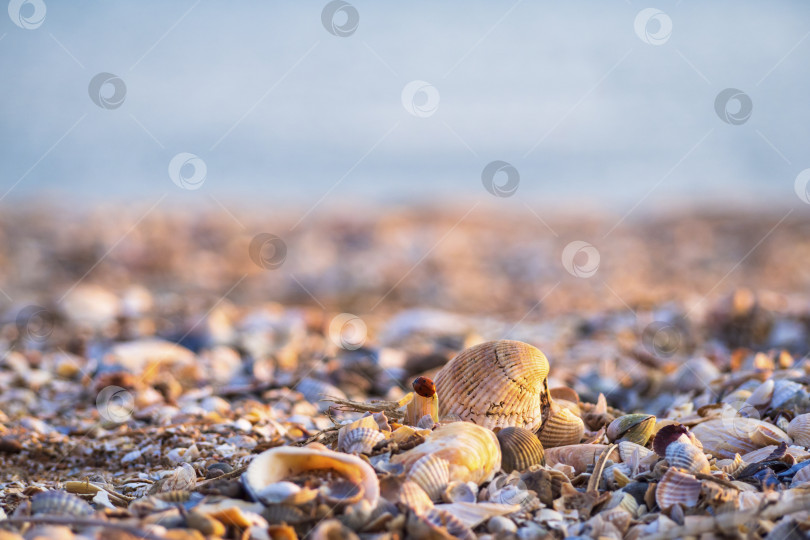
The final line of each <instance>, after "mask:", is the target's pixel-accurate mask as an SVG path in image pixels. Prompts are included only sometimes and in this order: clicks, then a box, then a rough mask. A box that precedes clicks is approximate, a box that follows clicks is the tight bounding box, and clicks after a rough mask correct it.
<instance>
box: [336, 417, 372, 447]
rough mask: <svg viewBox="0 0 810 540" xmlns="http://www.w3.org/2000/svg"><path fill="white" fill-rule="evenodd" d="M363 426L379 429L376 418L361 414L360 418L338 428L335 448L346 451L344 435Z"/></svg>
mask: <svg viewBox="0 0 810 540" xmlns="http://www.w3.org/2000/svg"><path fill="white" fill-rule="evenodd" d="M363 428H365V429H371V430H375V431H379V430H380V426H379V424H378V423H377V420H376V419H375V418H374V417H373V416H371V415H368V416H363V417H361V418H358V419H357V420H355V421H354V422H352V423H350V424H346V425H344V426H342V427H341V428H340V430H338V440H337V449H338V451H339V452H348V450H347V449H346V448H347V444H346V436H347V435H349V433H352V432H354V431H356V430H358V429H363Z"/></svg>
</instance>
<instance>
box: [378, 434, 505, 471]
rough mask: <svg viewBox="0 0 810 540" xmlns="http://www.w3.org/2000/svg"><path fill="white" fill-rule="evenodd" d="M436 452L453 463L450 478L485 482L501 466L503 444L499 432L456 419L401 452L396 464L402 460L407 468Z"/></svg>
mask: <svg viewBox="0 0 810 540" xmlns="http://www.w3.org/2000/svg"><path fill="white" fill-rule="evenodd" d="M429 454H435V455H436V456H438V457H441V458H444V459H446V460H447V462H448V463H449V467H450V480H451V481H452V480H460V481H462V482H468V481H472V482H475V483H477V484H479V485H480V484H482V483H484V482H487V481H489V480H491V479H492V477H493V476H495V473H496V472H498V470H500V468H501V448H500V446H499V445H498V439H497V438H496V437H495V434H494V433H493V432H492V431H490V430H489V429H487V428H483V427H481V426H478V425H476V424H472V423H470V422H453V423H450V424H445V425H443V426H440V427H438V428H436V430H435V431H433V432H431V433H430V434H429V435H428V436H427V437H426V440H425V442H424V443H422V444H420V445H419V446H417V447H415V448H412V449H411V450H408V451H407V452H403V453H401V454H397V455H395V456H393V457H392V458H391V463H392V464H397V463H402V464H403V466H404V467H405V470H406V471H410V469H411V467H412V466H413V465H414V464H415V463H416V462H417V461H418V460H420V459H421V458H422V457H424V456H426V455H429Z"/></svg>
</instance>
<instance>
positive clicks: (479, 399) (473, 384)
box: [436, 340, 550, 430]
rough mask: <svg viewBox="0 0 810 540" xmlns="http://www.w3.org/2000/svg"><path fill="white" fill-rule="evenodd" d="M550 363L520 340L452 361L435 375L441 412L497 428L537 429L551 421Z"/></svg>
mask: <svg viewBox="0 0 810 540" xmlns="http://www.w3.org/2000/svg"><path fill="white" fill-rule="evenodd" d="M548 370H549V365H548V360H547V359H546V357H545V355H544V354H543V353H542V352H541V351H540V350H539V349H537V348H535V347H532V346H531V345H528V344H526V343H522V342H520V341H511V340H500V341H488V342H486V343H481V344H479V345H475V346H474V347H470V348H469V349H466V350H464V351H462V352H461V353H460V354H459V355H458V356H456V357H455V358H453V359H452V360H451V361H450V362H449V363H448V364H447V365H446V366H444V367H443V368H442V369H441V371H439V373H438V374H437V375H436V392H437V394H438V396H439V407H440V409H439V413H440V415H442V416H444V415H447V414H457V415H459V416H460V417H461V419H462V420H468V421H470V422H474V423H476V424H479V425H482V426H485V427H488V428H490V429H491V428H494V427H498V426H500V427H508V426H517V427H524V428H527V429H531V430H536V429H537V428H538V427H540V426H541V424H542V423H543V420H544V419H545V418H546V417H547V416H548V407H549V403H550V397H549V394H548V381H547V379H546V377H547V376H548Z"/></svg>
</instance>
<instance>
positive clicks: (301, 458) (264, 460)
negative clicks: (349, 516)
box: [242, 445, 380, 507]
mask: <svg viewBox="0 0 810 540" xmlns="http://www.w3.org/2000/svg"><path fill="white" fill-rule="evenodd" d="M319 471H322V472H323V474H324V475H325V476H330V477H333V478H334V477H337V478H338V481H337V482H338V483H340V484H341V486H342V485H343V484H344V483H345V484H347V485H348V484H351V485H352V486H354V490H353V493H352V494H351V497H349V498H348V499H349V500H351V499H353V498H354V497H355V495H356V494H357V493H360V497H359V500H367V501H368V502H369V504H371V506H372V507H373V506H375V505H376V504H377V500H378V499H379V496H380V487H379V483H378V481H377V474H376V473H375V472H374V469H373V468H372V467H371V465H369V464H368V463H366V462H365V461H363V460H362V459H360V458H358V457H356V456H351V455H348V454H343V453H340V452H333V451H331V450H328V449H327V448H325V447H323V446H322V445H319V446H315V445H311V446H308V447H303V448H297V447H291V446H279V447H277V448H272V449H270V450H266V451H264V452H262V453H261V454H259V455H258V456H256V457H255V458H254V459H253V461H251V462H250V465H248V468H247V470H246V471H245V472H244V474H242V483H243V484H244V486H245V489H246V490H247V492H248V493H249V494H250V495H251V497H253V499H255V500H258V501H262V500H263V497H262V492H263V490H264V489H267V488H268V486H271V485H272V484H275V483H276V482H279V481H282V480H287V479H290V478H293V477H295V476H297V475H299V474H304V473H310V474H317V473H318V472H319ZM330 473H331V474H330ZM341 486H337V485H336V486H334V487H333V486H329V487H330V488H332V487H333V489H332V490H331V491H334V492H337V491H341V490H342V488H341ZM347 493H348V492H347ZM349 504H351V503H349Z"/></svg>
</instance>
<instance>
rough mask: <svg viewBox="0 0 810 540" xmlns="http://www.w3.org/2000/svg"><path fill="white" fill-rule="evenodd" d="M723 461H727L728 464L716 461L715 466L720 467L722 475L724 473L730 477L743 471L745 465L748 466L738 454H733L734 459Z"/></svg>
mask: <svg viewBox="0 0 810 540" xmlns="http://www.w3.org/2000/svg"><path fill="white" fill-rule="evenodd" d="M725 461H728V463H723V464H721V463H720V462H719V461H718V462H717V465H718V466H719V467H720V470H722V471H723V472H724V473H726V474H727V475H729V476H731V477H734V476H736V475H737V473H738V472H740V471H741V470H743V469H744V468H745V467H746V465H748V464H747V463H746V462H745V461H744V460H743V458H742V456H740V454H734V459H729V460H725Z"/></svg>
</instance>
